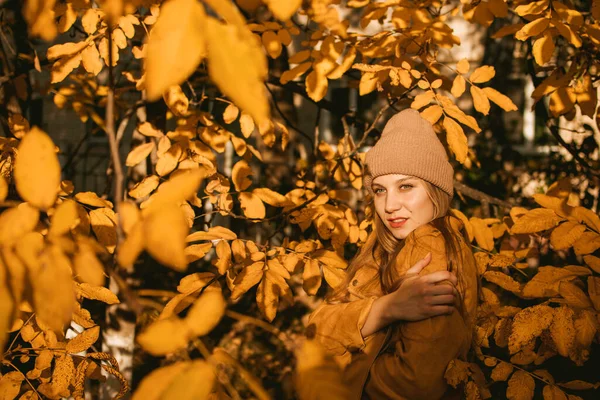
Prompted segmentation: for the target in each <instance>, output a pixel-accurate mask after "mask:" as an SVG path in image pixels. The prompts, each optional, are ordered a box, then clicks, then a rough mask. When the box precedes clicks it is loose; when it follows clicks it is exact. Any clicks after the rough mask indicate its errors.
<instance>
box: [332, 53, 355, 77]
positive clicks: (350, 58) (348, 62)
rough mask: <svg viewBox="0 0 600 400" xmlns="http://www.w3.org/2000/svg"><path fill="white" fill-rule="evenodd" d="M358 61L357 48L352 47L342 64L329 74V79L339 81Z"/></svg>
mask: <svg viewBox="0 0 600 400" xmlns="http://www.w3.org/2000/svg"><path fill="white" fill-rule="evenodd" d="M355 59H356V48H354V47H351V48H350V49H349V50H348V51H347V52H346V55H345V56H344V58H343V59H342V63H341V64H340V65H338V66H337V67H335V69H334V70H333V71H331V72H330V73H328V74H327V78H328V79H339V78H341V77H342V76H343V75H344V74H345V73H346V72H347V71H348V70H349V69H350V68H351V67H352V63H353V62H354V60H355Z"/></svg>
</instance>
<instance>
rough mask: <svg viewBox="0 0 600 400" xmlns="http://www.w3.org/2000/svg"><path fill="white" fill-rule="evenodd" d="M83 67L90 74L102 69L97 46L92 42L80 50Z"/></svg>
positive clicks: (96, 73)
mask: <svg viewBox="0 0 600 400" xmlns="http://www.w3.org/2000/svg"><path fill="white" fill-rule="evenodd" d="M81 61H82V63H83V68H85V70H86V71H87V72H89V73H90V74H94V75H98V74H99V73H100V71H102V67H103V64H102V60H101V59H100V53H99V52H98V48H97V47H96V45H95V44H94V43H93V42H92V43H90V44H89V45H88V46H87V47H86V48H85V49H84V50H83V51H82V52H81Z"/></svg>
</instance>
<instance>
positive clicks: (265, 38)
mask: <svg viewBox="0 0 600 400" xmlns="http://www.w3.org/2000/svg"><path fill="white" fill-rule="evenodd" d="M262 44H263V46H264V47H265V49H266V50H267V54H269V56H270V57H271V58H277V57H279V56H280V55H281V49H282V46H281V41H279V37H278V36H277V34H276V33H275V32H274V31H265V32H264V33H263V34H262Z"/></svg>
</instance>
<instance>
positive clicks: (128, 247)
mask: <svg viewBox="0 0 600 400" xmlns="http://www.w3.org/2000/svg"><path fill="white" fill-rule="evenodd" d="M143 250H144V224H143V222H142V221H139V222H137V223H136V224H135V225H133V226H132V227H131V229H130V231H129V232H128V234H127V237H126V238H125V240H124V241H123V243H121V245H120V246H119V251H118V252H117V262H118V263H119V265H120V266H121V267H123V268H125V269H131V268H132V267H133V263H135V260H137V258H138V256H139V255H140V254H141V252H142V251H143Z"/></svg>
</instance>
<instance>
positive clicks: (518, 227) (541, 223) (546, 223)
mask: <svg viewBox="0 0 600 400" xmlns="http://www.w3.org/2000/svg"><path fill="white" fill-rule="evenodd" d="M560 221H562V218H561V217H559V216H558V215H556V213H555V212H554V211H552V210H549V209H547V208H536V209H534V210H531V211H529V212H527V214H525V215H523V216H522V217H521V218H519V219H518V220H517V221H515V224H514V225H513V226H512V228H511V232H512V233H513V234H519V233H535V232H540V231H545V230H547V229H551V228H554V227H555V226H556V225H558V223H559V222H560Z"/></svg>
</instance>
